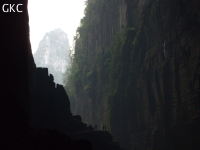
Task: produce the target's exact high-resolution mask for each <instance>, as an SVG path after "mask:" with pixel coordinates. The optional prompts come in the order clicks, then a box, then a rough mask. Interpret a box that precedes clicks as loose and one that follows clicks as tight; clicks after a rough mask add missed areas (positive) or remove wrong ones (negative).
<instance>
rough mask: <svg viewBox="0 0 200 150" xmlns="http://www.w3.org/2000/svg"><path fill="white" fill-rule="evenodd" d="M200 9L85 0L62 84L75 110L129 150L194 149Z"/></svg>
mask: <svg viewBox="0 0 200 150" xmlns="http://www.w3.org/2000/svg"><path fill="white" fill-rule="evenodd" d="M199 6H200V4H199V2H198V1H194V0H193V1H187V0H185V1H179V0H173V1H172V0H170V1H160V0H157V1H154V0H138V1H137V0H117V1H116V0H115V1H114V0H110V1H106V0H93V1H88V4H87V7H86V9H85V17H84V18H83V19H82V20H81V26H80V27H79V28H78V29H77V36H76V46H75V56H74V59H73V62H72V68H71V75H70V76H69V77H68V79H69V80H70V81H71V82H69V85H70V83H71V85H70V86H71V88H69V87H67V85H66V89H67V90H68V91H69V92H71V93H72V94H71V93H69V95H72V96H71V97H72V98H73V99H72V100H73V101H72V112H73V113H75V114H79V115H81V116H82V118H83V121H85V122H86V123H90V124H93V125H95V124H97V125H98V126H99V127H100V128H101V127H102V126H103V125H104V124H107V126H108V128H109V130H110V131H111V133H112V134H113V136H114V138H115V139H116V140H117V141H119V142H120V144H121V146H122V147H124V148H127V149H134V150H137V149H153V150H154V149H155V150H156V149H167V150H168V149H174V150H175V149H199V147H200V145H199V144H198V139H199V138H200V137H199V134H198V133H199V127H198V124H199V123H200V122H199V121H200V118H199V112H200V111H199V110H200V108H199V106H200V104H199V98H200V95H199V93H200V92H199V90H200V79H199V77H200V56H199V53H200V45H199V43H200V41H199V39H200V30H199V28H198V26H199V24H200V15H199ZM73 85H74V87H73Z"/></svg>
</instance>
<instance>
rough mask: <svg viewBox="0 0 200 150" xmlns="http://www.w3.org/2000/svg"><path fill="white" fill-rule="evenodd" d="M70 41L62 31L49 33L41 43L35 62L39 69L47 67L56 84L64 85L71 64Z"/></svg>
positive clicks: (56, 30) (35, 55) (57, 30)
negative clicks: (68, 65) (65, 74)
mask: <svg viewBox="0 0 200 150" xmlns="http://www.w3.org/2000/svg"><path fill="white" fill-rule="evenodd" d="M69 49H70V48H69V40H68V37H67V34H66V33H65V32H64V31H62V30H61V29H59V28H58V29H55V30H53V31H50V32H47V33H46V34H45V35H44V37H43V39H42V40H41V41H40V43H39V46H38V49H37V51H36V52H35V54H34V56H33V57H34V60H35V63H36V66H37V67H47V68H48V70H49V73H51V74H52V75H53V76H54V81H55V83H59V84H63V81H62V78H63V73H64V72H65V70H66V66H67V64H68V63H69V60H70V59H69Z"/></svg>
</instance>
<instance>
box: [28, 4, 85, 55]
mask: <svg viewBox="0 0 200 150" xmlns="http://www.w3.org/2000/svg"><path fill="white" fill-rule="evenodd" d="M85 1H86V0H28V11H29V26H30V40H31V46H32V52H33V53H35V51H36V50H37V48H38V45H39V42H40V41H41V40H42V38H43V36H44V34H45V33H46V32H49V31H52V30H54V29H55V28H61V29H62V30H63V31H65V32H66V33H67V34H68V39H69V43H70V46H71V45H72V41H73V37H74V36H75V33H76V29H77V27H78V26H79V24H80V19H81V18H82V17H83V16H84V8H85V5H84V2H85Z"/></svg>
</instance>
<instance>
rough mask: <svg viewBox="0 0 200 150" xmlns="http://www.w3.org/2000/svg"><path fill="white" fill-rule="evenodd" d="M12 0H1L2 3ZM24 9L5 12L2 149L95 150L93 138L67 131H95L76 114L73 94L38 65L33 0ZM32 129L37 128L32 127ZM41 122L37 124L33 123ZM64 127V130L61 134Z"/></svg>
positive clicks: (0, 31)
mask: <svg viewBox="0 0 200 150" xmlns="http://www.w3.org/2000/svg"><path fill="white" fill-rule="evenodd" d="M5 3H8V1H6V0H2V1H1V2H0V6H3V4H5ZM9 3H11V4H13V3H15V4H16V3H19V4H23V5H22V6H20V8H21V9H22V10H23V12H22V13H17V12H15V13H13V12H12V13H4V12H3V11H0V19H1V20H3V21H2V22H1V23H0V47H1V55H0V61H1V62H0V69H1V73H0V80H1V82H0V84H1V86H0V149H2V150H4V149H6V150H7V149H30V150H39V149H42V150H45V149H71V150H84V149H87V150H92V149H93V148H92V146H93V145H92V143H91V142H90V141H88V140H87V139H85V140H81V139H80V138H78V137H77V136H76V137H77V139H76V140H75V139H71V138H70V136H71V134H72V133H70V134H69V135H66V134H64V133H68V132H71V130H70V127H73V125H74V124H76V126H77V128H76V127H75V128H74V127H73V130H74V131H73V132H74V133H76V132H81V131H86V130H89V128H88V127H87V125H86V124H84V123H82V122H81V120H82V119H81V117H78V116H74V117H73V116H72V114H71V111H70V104H69V99H68V96H67V94H66V92H65V90H64V88H63V86H61V85H55V83H54V82H53V76H52V75H48V70H47V69H45V68H36V66H35V63H34V60H33V56H32V53H31V46H30V41H29V26H28V11H27V0H10V1H9ZM30 126H31V127H32V128H31V127H30ZM33 127H35V128H33ZM61 132H63V133H61Z"/></svg>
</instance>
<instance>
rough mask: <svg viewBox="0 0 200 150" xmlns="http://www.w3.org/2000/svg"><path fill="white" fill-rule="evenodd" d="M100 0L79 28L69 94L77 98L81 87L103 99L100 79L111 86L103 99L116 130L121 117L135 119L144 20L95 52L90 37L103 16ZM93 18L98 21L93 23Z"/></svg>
mask: <svg viewBox="0 0 200 150" xmlns="http://www.w3.org/2000/svg"><path fill="white" fill-rule="evenodd" d="M100 2H101V0H95V1H93V2H92V3H87V7H86V9H85V13H86V16H85V17H84V18H83V19H82V20H81V26H80V27H79V28H78V29H77V33H78V34H79V35H80V36H76V37H75V39H76V42H75V45H76V46H75V52H76V54H75V57H74V60H73V62H72V66H71V69H70V73H69V74H68V77H67V81H68V82H67V83H66V89H68V91H69V92H71V94H69V95H71V97H70V98H74V101H76V96H77V95H78V94H79V91H80V90H81V91H84V93H85V95H87V96H88V98H90V99H91V100H92V101H95V100H96V99H97V98H98V100H99V99H100V98H99V97H96V93H97V90H98V89H97V81H101V83H102V84H106V85H108V87H109V88H108V90H109V91H108V93H109V95H108V98H107V99H106V100H104V99H100V100H102V101H103V100H104V101H106V104H107V108H106V113H107V126H108V129H109V130H111V131H112V132H115V133H116V132H118V130H119V129H121V128H122V123H121V120H123V121H124V122H131V121H132V120H133V119H131V118H133V117H135V115H136V113H135V111H136V106H135V103H134V101H135V100H136V99H137V97H136V96H135V95H136V94H135V93H136V92H137V87H136V86H135V84H134V83H136V81H137V78H138V76H139V71H140V67H141V66H142V65H143V61H144V53H145V41H144V40H143V34H144V33H143V22H142V21H141V22H140V23H139V24H138V27H137V30H136V29H133V28H129V27H124V29H123V30H122V31H121V33H118V34H116V36H115V38H114V40H113V43H112V44H111V46H110V47H109V48H107V49H106V50H105V53H104V54H101V53H98V52H96V51H93V50H91V49H89V48H88V39H89V38H91V37H90V36H89V33H91V32H90V31H93V30H95V26H94V25H93V24H94V22H98V19H99V17H98V16H99V14H98V13H97V11H95V10H97V9H98V5H97V4H98V3H100ZM92 18H93V19H95V20H96V21H93V22H91V19H92ZM121 130H124V129H121ZM118 138H120V137H118Z"/></svg>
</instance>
